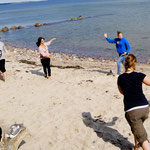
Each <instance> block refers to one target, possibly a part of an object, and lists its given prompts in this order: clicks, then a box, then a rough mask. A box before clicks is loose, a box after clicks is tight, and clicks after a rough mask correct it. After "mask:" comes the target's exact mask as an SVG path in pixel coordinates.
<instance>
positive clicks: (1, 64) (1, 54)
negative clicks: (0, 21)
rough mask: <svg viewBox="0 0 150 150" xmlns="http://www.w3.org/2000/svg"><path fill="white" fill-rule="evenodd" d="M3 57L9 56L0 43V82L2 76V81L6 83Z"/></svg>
mask: <svg viewBox="0 0 150 150" xmlns="http://www.w3.org/2000/svg"><path fill="white" fill-rule="evenodd" d="M0 40H1V37H0ZM5 55H9V54H8V51H7V50H6V47H5V45H4V43H3V42H1V41H0V80H1V79H2V76H1V74H2V75H3V81H6V69H5V59H6V57H5Z"/></svg>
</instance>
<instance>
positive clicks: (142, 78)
mask: <svg viewBox="0 0 150 150" xmlns="http://www.w3.org/2000/svg"><path fill="white" fill-rule="evenodd" d="M136 63H137V59H136V57H135V56H134V55H133V54H129V55H128V56H127V57H126V59H125V73H123V74H122V75H120V76H119V77H118V89H119V91H120V93H121V94H123V95H124V110H125V118H126V120H127V122H128V123H129V125H130V127H131V131H132V133H133V135H134V139H135V147H134V150H140V148H139V147H140V146H141V147H142V148H143V150H150V144H149V142H148V139H147V133H146V130H145V128H144V126H143V123H144V121H145V120H146V119H147V118H148V114H149V103H148V101H147V99H146V97H145V95H144V94H143V90H142V83H144V84H146V85H148V86H150V78H149V77H147V76H146V75H145V74H143V73H140V72H135V69H136Z"/></svg>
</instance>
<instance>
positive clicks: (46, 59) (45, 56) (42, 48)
mask: <svg viewBox="0 0 150 150" xmlns="http://www.w3.org/2000/svg"><path fill="white" fill-rule="evenodd" d="M54 40H56V38H53V39H51V40H50V41H49V42H45V39H44V38H43V37H39V38H38V41H37V43H36V45H37V46H38V47H39V53H40V59H41V63H42V66H43V70H44V73H45V77H46V78H47V79H50V77H51V68H50V60H51V58H53V57H52V56H50V53H49V51H48V46H49V45H51V43H52V42H53V41H54ZM47 71H48V74H47Z"/></svg>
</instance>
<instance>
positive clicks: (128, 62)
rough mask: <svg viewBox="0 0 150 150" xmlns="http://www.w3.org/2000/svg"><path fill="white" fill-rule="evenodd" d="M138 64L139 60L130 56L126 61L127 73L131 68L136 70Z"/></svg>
mask: <svg viewBox="0 0 150 150" xmlns="http://www.w3.org/2000/svg"><path fill="white" fill-rule="evenodd" d="M136 63H137V58H136V57H135V56H134V55H133V54H129V55H128V56H127V57H126V59H125V72H127V71H128V69H129V68H131V67H132V68H133V69H134V70H135V67H136Z"/></svg>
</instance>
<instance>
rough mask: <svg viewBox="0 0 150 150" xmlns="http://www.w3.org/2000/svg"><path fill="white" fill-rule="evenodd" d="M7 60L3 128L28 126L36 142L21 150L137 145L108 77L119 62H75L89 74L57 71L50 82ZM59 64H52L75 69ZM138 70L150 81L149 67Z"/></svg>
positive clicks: (0, 109)
mask: <svg viewBox="0 0 150 150" xmlns="http://www.w3.org/2000/svg"><path fill="white" fill-rule="evenodd" d="M8 60H9V62H7V75H8V80H7V82H6V83H4V82H2V81H0V125H1V126H2V127H9V126H10V125H12V124H13V123H15V122H17V123H23V124H24V125H25V127H26V128H27V131H28V132H29V133H30V135H31V136H30V137H27V138H26V139H25V144H23V145H22V146H21V147H20V150H94V149H95V150H98V149H99V150H119V149H121V150H128V149H129V148H128V147H130V146H131V145H132V144H131V143H133V137H132V135H131V131H130V128H129V126H128V124H127V122H126V120H125V118H124V111H123V102H122V98H123V97H122V96H121V95H120V94H119V92H118V90H117V85H116V82H117V78H116V77H114V76H112V75H110V76H107V74H106V73H107V72H108V71H109V70H110V69H112V70H113V71H114V72H115V70H116V65H115V63H114V62H103V63H102V62H91V61H82V62H80V61H76V62H75V64H79V65H81V63H82V66H84V69H58V68H54V67H53V68H52V79H51V80H47V79H45V78H44V77H43V70H42V68H41V66H34V65H29V64H23V63H19V62H18V60H16V59H15V56H11V57H10V58H9V59H8ZM59 61H60V60H59V59H57V58H56V60H55V62H53V64H61V65H69V64H71V63H72V64H73V60H68V61H66V62H63V61H61V63H60V62H59ZM39 64H40V62H39ZM138 70H139V71H143V72H144V73H146V74H148V75H150V67H149V65H143V64H140V65H138ZM144 92H145V94H146V96H147V98H148V99H150V94H149V93H150V87H146V86H144ZM99 115H101V119H100V121H99V120H97V121H96V120H95V119H94V116H99ZM149 124H150V119H149V120H148V121H146V123H145V126H146V128H147V131H148V134H149V135H150V126H149ZM94 131H96V132H94ZM130 142H131V143H130Z"/></svg>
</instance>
